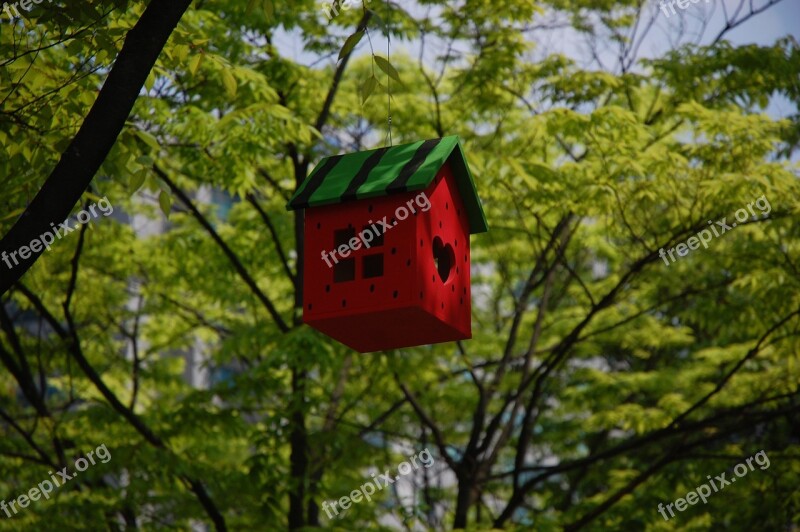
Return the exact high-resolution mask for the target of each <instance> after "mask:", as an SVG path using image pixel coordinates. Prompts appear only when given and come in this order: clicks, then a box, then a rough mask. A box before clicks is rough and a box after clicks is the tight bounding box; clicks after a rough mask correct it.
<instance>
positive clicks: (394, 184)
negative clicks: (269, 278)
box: [287, 136, 488, 353]
mask: <svg viewBox="0 0 800 532" xmlns="http://www.w3.org/2000/svg"><path fill="white" fill-rule="evenodd" d="M287 208H288V209H290V210H293V209H305V233H304V236H305V244H304V262H303V321H304V322H305V323H307V324H308V325H310V326H312V327H314V328H315V329H317V330H319V331H321V332H323V333H325V334H326V335H328V336H330V337H331V338H334V339H336V340H338V341H340V342H341V343H343V344H345V345H347V346H349V347H351V348H353V349H355V350H357V351H360V352H362V353H363V352H371V351H379V350H383V349H394V348H399V347H409V346H414V345H424V344H433V343H438V342H448V341H454V340H463V339H467V338H471V337H472V329H471V304H470V252H469V236H470V234H472V233H482V232H484V231H487V230H488V227H487V224H486V218H485V216H484V214H483V209H482V207H481V203H480V199H479V198H478V194H477V192H476V190H475V184H474V183H473V180H472V175H471V174H470V171H469V167H468V166H467V161H466V158H465V157H464V152H463V150H462V148H461V144H460V143H459V140H458V137H455V136H451V137H444V138H441V139H434V140H426V141H424V142H422V141H420V142H415V143H412V144H405V145H402V146H395V147H391V148H380V149H377V150H370V151H364V152H358V153H351V154H347V155H337V156H334V157H327V158H325V159H323V160H322V161H321V162H320V163H319V164H318V165H317V167H316V168H314V170H313V171H312V173H311V175H310V176H309V177H308V179H306V180H305V182H304V183H303V184H302V185H301V186H300V188H299V189H298V190H297V192H296V193H295V195H294V197H292V199H291V200H290V201H289V204H288V206H287Z"/></svg>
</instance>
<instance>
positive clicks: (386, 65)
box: [375, 55, 403, 83]
mask: <svg viewBox="0 0 800 532" xmlns="http://www.w3.org/2000/svg"><path fill="white" fill-rule="evenodd" d="M375 62H376V63H378V68H380V69H381V70H383V71H384V72H385V73H386V74H387V75H388V76H389V77H390V78H392V79H393V80H395V81H396V82H398V83H403V82H402V81H400V74H398V73H397V70H395V68H394V67H393V66H392V64H391V63H390V62H389V61H388V60H387V59H386V58H385V57H381V56H380V55H376V56H375Z"/></svg>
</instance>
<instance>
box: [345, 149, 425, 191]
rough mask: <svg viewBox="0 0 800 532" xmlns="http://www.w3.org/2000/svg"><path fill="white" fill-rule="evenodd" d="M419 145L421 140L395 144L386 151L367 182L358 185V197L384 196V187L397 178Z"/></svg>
mask: <svg viewBox="0 0 800 532" xmlns="http://www.w3.org/2000/svg"><path fill="white" fill-rule="evenodd" d="M420 146H422V141H420V142H415V143H413V144H405V145H403V146H395V147H394V148H392V149H391V150H389V151H388V152H386V155H384V156H383V159H381V162H379V163H378V165H377V166H376V167H375V168H373V169H372V171H371V172H370V173H369V176H368V177H367V182H366V183H364V184H363V185H361V186H360V187H359V189H358V198H359V199H362V198H374V197H375V196H385V195H386V187H387V186H388V185H389V183H391V182H392V181H394V180H395V179H396V178H397V175H398V174H399V173H400V170H402V168H403V166H404V165H405V164H406V162H408V160H409V159H411V157H413V156H414V153H416V151H417V150H418V149H419V147H420Z"/></svg>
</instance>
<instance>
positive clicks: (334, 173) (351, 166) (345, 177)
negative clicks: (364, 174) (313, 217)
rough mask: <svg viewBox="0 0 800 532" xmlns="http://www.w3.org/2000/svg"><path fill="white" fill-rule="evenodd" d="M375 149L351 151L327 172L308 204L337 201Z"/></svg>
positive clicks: (324, 203) (312, 205)
mask: <svg viewBox="0 0 800 532" xmlns="http://www.w3.org/2000/svg"><path fill="white" fill-rule="evenodd" d="M374 151H375V150H370V151H361V152H357V153H351V154H349V155H347V156H345V157H344V159H342V161H341V162H340V163H339V164H337V165H336V166H335V167H334V168H333V170H331V171H330V172H328V176H327V177H326V178H325V181H324V182H323V183H322V184H321V185H320V186H319V188H317V190H315V191H314V193H313V194H311V198H309V200H308V205H309V206H311V207H315V206H319V205H326V204H329V203H338V202H339V200H340V198H341V197H342V194H344V191H345V190H347V186H348V185H349V184H350V182H351V181H352V180H353V179H355V178H356V175H357V174H358V169H359V168H361V167H362V166H363V165H364V162H365V161H366V160H367V159H369V157H370V155H372V154H373V153H374Z"/></svg>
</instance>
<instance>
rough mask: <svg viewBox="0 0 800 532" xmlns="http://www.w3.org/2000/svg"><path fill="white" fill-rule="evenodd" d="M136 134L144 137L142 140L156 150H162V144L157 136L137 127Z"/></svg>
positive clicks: (141, 137)
mask: <svg viewBox="0 0 800 532" xmlns="http://www.w3.org/2000/svg"><path fill="white" fill-rule="evenodd" d="M136 136H137V137H139V138H140V139H142V141H143V142H144V143H145V144H147V145H148V146H150V148H152V149H153V150H154V151H156V152H157V151H160V150H161V146H160V145H159V144H158V141H157V140H156V138H155V137H154V136H153V135H151V134H150V133H148V132H147V131H142V130H141V129H137V130H136Z"/></svg>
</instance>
